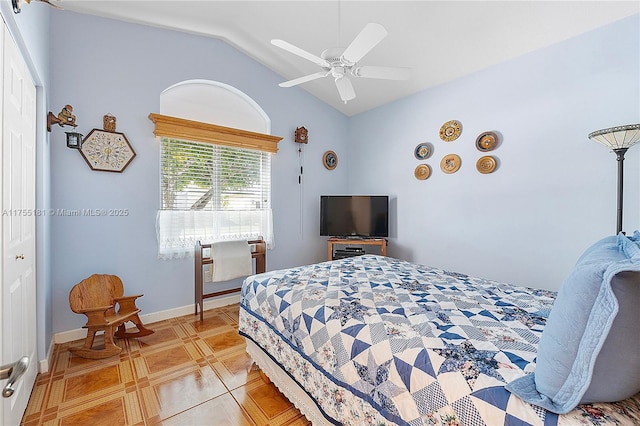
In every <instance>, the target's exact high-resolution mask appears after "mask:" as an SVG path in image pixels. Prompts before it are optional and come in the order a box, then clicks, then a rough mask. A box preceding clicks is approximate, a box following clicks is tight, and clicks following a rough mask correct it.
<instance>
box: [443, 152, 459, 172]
mask: <svg viewBox="0 0 640 426" xmlns="http://www.w3.org/2000/svg"><path fill="white" fill-rule="evenodd" d="M461 164H462V160H461V159H460V156H458V155H456V154H448V155H445V156H444V157H442V160H441V161H440V168H441V169H442V171H443V172H445V173H448V174H451V173H455V172H457V171H458V169H460V165H461Z"/></svg>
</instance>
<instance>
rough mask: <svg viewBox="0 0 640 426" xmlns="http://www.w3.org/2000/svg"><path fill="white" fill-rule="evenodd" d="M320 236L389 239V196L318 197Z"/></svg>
mask: <svg viewBox="0 0 640 426" xmlns="http://www.w3.org/2000/svg"><path fill="white" fill-rule="evenodd" d="M320 235H321V236H330V237H361V238H382V237H388V236H389V197H388V196H387V195H321V196H320Z"/></svg>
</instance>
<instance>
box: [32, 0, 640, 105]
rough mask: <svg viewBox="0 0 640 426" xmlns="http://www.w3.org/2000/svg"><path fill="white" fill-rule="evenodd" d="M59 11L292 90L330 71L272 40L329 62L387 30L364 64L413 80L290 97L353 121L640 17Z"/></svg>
mask: <svg viewBox="0 0 640 426" xmlns="http://www.w3.org/2000/svg"><path fill="white" fill-rule="evenodd" d="M52 2H53V3H55V4H56V5H60V6H61V7H62V8H64V9H65V10H69V11H75V12H79V13H85V14H91V15H98V16H103V17H108V18H113V19H118V20H124V21H129V22H135V23H141V24H146V25H151V26H156V27H162V28H169V29H173V30H178V31H185V32H189V33H194V34H200V35H205V36H211V37H215V38H219V39H222V40H225V41H226V42H228V43H229V44H231V45H233V46H234V47H236V48H237V49H239V50H241V51H242V52H245V53H246V54H247V55H249V56H250V57H252V58H254V59H255V60H257V61H258V62H260V63H262V64H264V65H265V66H267V67H269V68H270V69H272V70H273V71H275V72H276V73H278V74H280V75H281V76H282V80H283V81H285V80H290V79H294V78H297V77H301V76H304V75H308V74H312V73H315V72H318V71H320V70H321V69H320V67H319V66H318V65H316V64H314V63H312V62H310V61H308V60H305V59H303V58H301V57H299V56H296V55H293V54H291V53H289V52H286V51H284V50H282V49H280V48H278V47H276V46H274V45H272V44H271V43H270V41H271V40H272V39H282V40H286V41H287V42H289V43H291V44H293V45H295V46H297V47H299V48H301V49H303V50H305V51H307V52H309V53H311V54H313V55H315V56H320V54H321V52H322V51H324V50H325V49H327V48H332V47H346V46H347V45H349V43H351V41H352V40H353V39H354V38H355V37H356V35H357V34H358V33H359V32H360V31H361V30H362V29H363V28H364V26H365V25H366V24H367V23H369V22H376V23H379V24H381V25H383V26H384V27H385V28H386V30H387V32H388V35H387V36H386V38H384V39H383V40H382V41H381V42H380V43H379V44H378V45H377V46H375V47H374V48H373V50H371V51H370V52H369V53H368V54H367V55H366V56H365V57H364V58H363V59H362V60H361V61H359V62H358V65H363V66H364V65H378V66H393V67H408V68H411V77H410V79H409V80H406V81H391V80H378V79H368V78H353V79H352V81H353V87H354V89H355V92H356V95H357V97H356V98H355V99H353V100H351V101H349V102H347V103H346V104H345V103H343V102H342V101H341V99H340V97H339V95H338V92H337V90H336V86H335V83H334V81H333V78H331V76H329V77H326V78H321V79H317V80H314V81H310V82H307V83H304V84H301V85H299V86H297V87H298V88H282V89H281V90H300V88H302V89H304V90H307V91H308V92H309V93H311V94H313V95H314V96H316V97H318V98H319V99H321V100H323V101H325V102H326V103H328V104H330V105H332V106H333V107H334V108H336V109H337V110H339V111H342V112H343V113H344V114H346V115H349V116H351V115H354V114H358V113H360V112H363V111H366V110H369V109H372V108H375V107H377V106H380V105H383V104H385V103H388V102H391V101H393V100H396V99H399V98H402V97H404V96H407V95H410V94H413V93H416V92H419V91H422V90H424V89H427V88H430V87H433V86H436V85H439V84H442V83H445V82H448V81H452V80H454V79H457V78H459V77H462V76H464V75H467V74H470V73H473V72H476V71H479V70H482V69H484V68H487V67H490V66H492V65H495V64H498V63H501V62H504V61H507V60H509V59H512V58H515V57H518V56H520V55H523V54H526V53H528V52H531V51H534V50H536V49H540V48H543V47H546V46H549V45H552V44H554V43H557V42H559V41H562V40H566V39H568V38H571V37H574V36H576V35H579V34H581V33H584V32H587V31H590V30H592V29H595V28H598V27H600V26H603V25H607V24H609V23H612V22H614V21H616V20H619V19H622V18H625V17H627V16H630V15H633V14H638V13H640V2H638V1H617V2H616V1H364V0H342V1H333V0H322V1H268V0H263V1H242V0H236V1H207V0H196V1H184V0H180V1H162V0H127V1H118V0H61V1H52ZM23 7H34V5H33V3H32V4H31V5H26V4H25V5H23ZM638 19H640V17H639V18H638Z"/></svg>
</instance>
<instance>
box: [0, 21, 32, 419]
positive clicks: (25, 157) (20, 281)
mask: <svg viewBox="0 0 640 426" xmlns="http://www.w3.org/2000/svg"><path fill="white" fill-rule="evenodd" d="M2 24H3V28H2V32H3V38H4V40H3V55H2V62H3V63H2V92H1V95H2V96H1V98H2V111H1V114H0V116H1V117H2V118H1V119H0V120H1V121H0V128H1V129H2V151H1V155H0V157H1V158H0V160H1V167H2V173H1V176H2V178H1V179H2V268H1V270H2V272H1V273H0V287H1V290H2V293H1V299H0V300H1V303H0V306H1V307H0V310H1V312H0V313H1V317H0V318H1V321H0V330H1V333H2V336H1V343H0V344H1V351H0V364H1V365H2V366H3V367H6V366H12V365H13V367H12V369H13V372H14V373H15V372H18V371H20V370H24V371H23V372H22V374H21V375H20V376H19V377H15V381H14V383H13V385H12V386H9V384H10V382H11V381H12V379H11V378H9V379H5V380H2V381H0V387H2V396H1V397H0V400H1V401H2V403H1V404H0V405H1V406H2V408H1V409H2V413H1V414H2V417H1V418H0V423H2V424H5V425H14V424H16V425H17V424H20V421H21V419H22V415H23V414H24V411H25V408H26V406H27V402H28V401H29V396H30V394H31V389H32V388H33V384H34V382H35V377H36V373H37V365H38V362H37V356H36V342H37V337H36V315H37V313H36V302H35V300H36V293H35V285H36V274H35V265H36V259H35V255H36V250H35V139H36V131H35V129H36V126H35V122H36V116H35V100H36V89H35V86H34V83H33V80H32V78H31V75H30V73H29V70H28V68H27V65H26V63H25V61H24V59H23V58H22V55H21V54H20V51H19V50H18V47H17V46H16V44H15V42H14V41H13V38H12V37H11V35H10V34H9V32H8V30H7V28H6V26H5V25H4V22H3V23H2ZM16 362H17V364H14V363H16ZM5 371H6V370H5ZM9 388H11V389H9Z"/></svg>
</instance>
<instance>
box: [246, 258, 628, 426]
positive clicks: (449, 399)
mask: <svg viewBox="0 0 640 426" xmlns="http://www.w3.org/2000/svg"><path fill="white" fill-rule="evenodd" d="M556 295H557V294H556V293H555V292H553V291H548V290H540V289H532V288H524V287H517V286H513V285H508V284H504V283H499V282H496V281H491V280H487V279H481V278H475V277H471V276H468V275H465V274H460V273H455V272H450V271H445V270H441V269H437V268H433V267H427V266H423V265H418V264H413V263H410V262H406V261H401V260H397V259H393V258H389V257H384V256H375V255H364V256H358V257H352V258H347V259H342V260H336V261H330V262H324V263H318V264H313V265H306V266H301V267H297V268H291V269H286V270H277V271H271V272H267V273H263V274H258V275H254V276H251V277H249V278H247V279H246V280H245V281H244V284H243V287H242V296H241V302H240V322H239V333H240V334H241V335H242V336H244V337H245V338H246V340H247V351H248V352H249V354H250V355H251V357H252V358H253V360H254V361H255V363H256V364H257V365H258V366H259V367H260V368H261V369H262V370H263V372H264V373H265V374H266V375H267V376H268V377H269V378H270V379H271V380H272V382H273V383H274V384H275V385H276V386H277V387H278V388H279V389H280V391H281V392H282V393H283V394H284V395H285V396H286V397H287V398H289V399H290V400H291V402H292V403H293V404H294V405H295V406H296V407H297V408H298V409H300V411H301V412H302V413H303V414H305V416H306V417H307V418H308V419H309V420H310V421H311V422H312V423H313V424H314V425H317V424H320V425H324V424H344V425H367V424H373V425H392V424H397V425H448V426H449V425H450V426H455V425H464V426H473V425H490V426H493V425H503V424H504V425H545V426H546V425H565V424H575V425H584V424H593V425H605V424H620V425H634V424H640V398H638V397H637V396H636V397H632V398H629V399H626V400H624V401H622V402H618V403H606V404H605V403H603V404H583V405H579V406H578V407H577V408H575V409H574V410H572V411H571V412H569V413H567V414H562V415H558V414H554V413H552V412H549V411H546V410H545V409H542V408H540V407H538V406H537V405H532V404H529V403H526V402H524V401H523V400H521V399H520V398H518V397H516V396H515V395H513V394H512V393H511V392H509V391H507V390H506V389H505V385H506V384H507V383H509V382H510V381H512V380H514V379H517V378H518V377H522V376H524V375H527V374H529V373H532V372H533V370H534V369H535V359H536V351H537V346H538V343H539V339H540V336H541V334H542V330H543V329H544V327H545V323H546V320H547V318H548V316H549V313H550V311H551V307H552V304H553V303H554V300H555V298H556Z"/></svg>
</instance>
